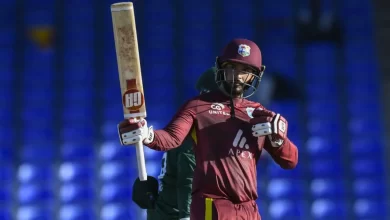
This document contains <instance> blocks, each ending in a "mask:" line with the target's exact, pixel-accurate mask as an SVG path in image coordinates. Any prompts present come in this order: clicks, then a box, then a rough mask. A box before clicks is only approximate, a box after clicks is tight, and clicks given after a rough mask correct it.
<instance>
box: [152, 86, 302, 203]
mask: <svg viewBox="0 0 390 220" xmlns="http://www.w3.org/2000/svg"><path fill="white" fill-rule="evenodd" d="M234 106H235V117H234V118H231V117H230V100H229V97H227V96H225V95H224V94H222V93H221V92H219V91H217V92H210V93H206V94H203V95H200V96H197V97H195V98H193V99H191V100H190V101H188V102H187V103H186V104H185V105H184V106H183V107H182V108H181V109H180V110H179V112H178V113H177V114H176V115H175V116H174V118H173V119H172V121H171V122H170V123H169V124H168V125H167V126H166V127H165V128H164V129H162V130H156V131H155V136H154V140H153V142H152V143H150V144H148V146H149V147H150V148H152V149H155V150H162V151H166V150H169V149H172V148H175V147H178V146H179V145H180V144H181V143H182V142H183V140H184V139H185V137H186V136H187V135H188V134H189V133H190V132H191V135H192V137H193V138H194V141H195V143H196V144H195V148H194V152H195V157H196V168H195V172H194V179H193V187H192V191H193V195H200V196H206V197H209V198H215V199H218V198H220V199H228V200H230V201H232V202H234V203H240V202H245V201H250V200H256V199H257V197H258V195H257V180H256V164H257V161H258V159H259V157H260V155H261V152H262V150H263V149H265V150H266V151H268V153H269V154H270V155H271V156H272V158H273V159H274V160H275V162H276V163H278V164H279V165H280V166H281V167H282V168H285V169H289V168H294V167H295V165H296V164H297V161H298V150H297V147H296V146H295V145H294V144H293V143H292V142H291V141H290V140H288V139H286V140H285V141H284V143H283V145H282V146H281V147H279V148H275V147H272V145H271V142H270V141H269V139H268V138H265V137H260V138H257V137H254V136H253V135H252V125H251V124H250V123H249V120H250V119H251V117H252V111H253V110H254V109H255V108H259V107H261V108H264V107H263V106H261V105H260V104H259V103H255V102H251V101H249V100H246V99H234Z"/></svg>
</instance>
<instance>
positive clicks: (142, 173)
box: [135, 141, 148, 181]
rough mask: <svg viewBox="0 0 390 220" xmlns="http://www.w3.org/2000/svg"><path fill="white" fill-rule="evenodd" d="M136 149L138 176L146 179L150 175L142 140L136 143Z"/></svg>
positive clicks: (142, 179) (143, 179)
mask: <svg viewBox="0 0 390 220" xmlns="http://www.w3.org/2000/svg"><path fill="white" fill-rule="evenodd" d="M135 149H136V153H137V165H138V177H139V179H140V180H141V181H146V180H147V179H148V175H147V174H146V165H145V155H144V145H143V143H142V141H139V142H137V143H136V144H135Z"/></svg>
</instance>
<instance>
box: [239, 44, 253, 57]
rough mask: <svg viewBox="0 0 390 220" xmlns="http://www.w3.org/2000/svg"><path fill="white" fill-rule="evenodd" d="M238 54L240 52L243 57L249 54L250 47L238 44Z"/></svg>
mask: <svg viewBox="0 0 390 220" xmlns="http://www.w3.org/2000/svg"><path fill="white" fill-rule="evenodd" d="M238 54H240V55H241V56H243V57H247V56H249V55H251V47H250V46H248V45H246V44H240V45H239V46H238Z"/></svg>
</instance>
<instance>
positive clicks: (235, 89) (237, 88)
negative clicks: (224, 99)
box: [223, 81, 244, 98]
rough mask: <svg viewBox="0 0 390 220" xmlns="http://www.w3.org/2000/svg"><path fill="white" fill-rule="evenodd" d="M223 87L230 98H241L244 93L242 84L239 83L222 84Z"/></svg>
mask: <svg viewBox="0 0 390 220" xmlns="http://www.w3.org/2000/svg"><path fill="white" fill-rule="evenodd" d="M223 87H224V89H225V91H226V93H228V94H229V95H231V96H232V97H234V98H236V97H241V96H242V94H243V93H244V84H243V83H241V82H234V83H232V82H226V81H225V82H223Z"/></svg>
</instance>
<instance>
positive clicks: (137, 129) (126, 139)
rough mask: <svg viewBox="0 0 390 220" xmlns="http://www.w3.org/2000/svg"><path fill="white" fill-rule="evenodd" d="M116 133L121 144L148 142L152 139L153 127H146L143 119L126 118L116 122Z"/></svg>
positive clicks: (146, 124)
mask: <svg viewBox="0 0 390 220" xmlns="http://www.w3.org/2000/svg"><path fill="white" fill-rule="evenodd" d="M117 127H118V135H119V140H120V143H121V145H133V144H135V143H137V142H139V141H142V142H143V143H144V144H149V143H151V142H152V141H153V139H154V132H153V127H152V126H150V127H149V128H148V123H147V121H146V120H145V119H142V120H138V119H133V118H132V119H128V120H124V121H121V122H120V123H119V124H118V126H117Z"/></svg>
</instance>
